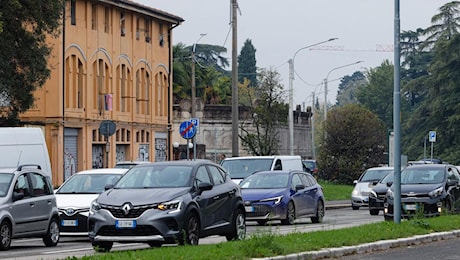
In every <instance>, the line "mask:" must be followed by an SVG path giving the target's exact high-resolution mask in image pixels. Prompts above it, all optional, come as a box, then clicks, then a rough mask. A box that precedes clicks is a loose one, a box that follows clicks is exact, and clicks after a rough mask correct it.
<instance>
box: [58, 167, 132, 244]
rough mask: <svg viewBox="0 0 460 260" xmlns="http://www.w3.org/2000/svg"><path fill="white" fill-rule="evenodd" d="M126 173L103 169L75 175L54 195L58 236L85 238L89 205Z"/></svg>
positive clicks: (122, 170) (118, 170) (113, 169)
mask: <svg viewBox="0 0 460 260" xmlns="http://www.w3.org/2000/svg"><path fill="white" fill-rule="evenodd" d="M126 171H127V169H115V168H103V169H92V170H86V171H80V172H77V173H76V174H75V175H72V176H71V177H70V178H68V179H67V180H66V181H65V182H64V183H63V184H62V185H61V186H60V187H59V188H58V189H57V190H56V192H55V195H56V201H57V206H58V210H59V223H60V230H61V235H62V236H85V237H87V236H88V215H89V207H90V206H91V202H93V200H95V199H96V198H97V196H99V194H101V193H102V192H103V191H104V190H105V189H104V188H105V186H106V185H108V184H114V183H115V182H116V181H117V180H118V179H119V178H120V177H121V175H122V174H123V173H125V172H126Z"/></svg>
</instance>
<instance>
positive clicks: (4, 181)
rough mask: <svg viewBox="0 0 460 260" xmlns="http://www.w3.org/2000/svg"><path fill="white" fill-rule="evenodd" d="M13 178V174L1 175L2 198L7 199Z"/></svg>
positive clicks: (0, 192)
mask: <svg viewBox="0 0 460 260" xmlns="http://www.w3.org/2000/svg"><path fill="white" fill-rule="evenodd" d="M13 177H14V175H13V174H11V173H0V197H5V196H6V194H8V189H9V188H10V185H11V181H12V180H13Z"/></svg>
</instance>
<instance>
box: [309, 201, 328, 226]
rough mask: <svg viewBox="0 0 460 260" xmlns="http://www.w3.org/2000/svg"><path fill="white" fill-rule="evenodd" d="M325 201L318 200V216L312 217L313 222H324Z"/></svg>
mask: <svg viewBox="0 0 460 260" xmlns="http://www.w3.org/2000/svg"><path fill="white" fill-rule="evenodd" d="M324 214H325V212H324V203H323V201H322V200H320V201H318V206H317V207H316V216H315V217H311V222H313V223H321V222H323V217H324Z"/></svg>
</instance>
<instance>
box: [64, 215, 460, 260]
mask: <svg viewBox="0 0 460 260" xmlns="http://www.w3.org/2000/svg"><path fill="white" fill-rule="evenodd" d="M273 228H275V227H273ZM456 229H460V216H459V215H445V216H441V217H435V218H426V219H425V218H414V219H412V220H408V221H402V222H401V223H400V224H396V223H393V222H379V223H374V224H366V225H362V226H359V227H351V228H344V229H337V230H324V231H315V232H308V233H299V232H294V233H291V234H287V235H276V234H275V232H274V230H272V231H266V232H259V233H256V234H254V235H252V236H251V237H249V238H247V239H246V240H244V241H232V242H223V243H219V244H213V245H199V246H172V247H169V246H168V247H161V248H155V249H145V250H135V251H134V250H133V251H123V252H110V253H106V254H100V253H98V254H96V255H93V256H85V257H82V258H81V259H83V260H89V259H97V260H105V259H117V260H118V259H174V260H180V259H187V260H189V259H190V260H194V259H197V260H202V259H210V260H211V259H212V260H214V259H250V258H257V257H270V256H276V255H287V254H292V253H300V252H306V251H315V250H320V249H322V248H331V247H341V246H352V245H358V244H363V243H368V242H374V241H378V240H385V239H395V238H401V237H410V236H413V235H422V234H428V233H433V232H441V231H449V230H456ZM67 259H76V258H67Z"/></svg>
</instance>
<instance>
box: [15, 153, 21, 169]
mask: <svg viewBox="0 0 460 260" xmlns="http://www.w3.org/2000/svg"><path fill="white" fill-rule="evenodd" d="M21 156H22V150H21V151H20V152H19V157H18V163H17V164H16V168H17V167H19V165H20V163H21Z"/></svg>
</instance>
